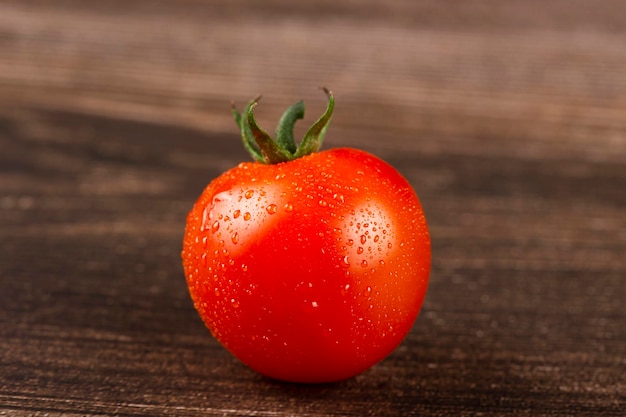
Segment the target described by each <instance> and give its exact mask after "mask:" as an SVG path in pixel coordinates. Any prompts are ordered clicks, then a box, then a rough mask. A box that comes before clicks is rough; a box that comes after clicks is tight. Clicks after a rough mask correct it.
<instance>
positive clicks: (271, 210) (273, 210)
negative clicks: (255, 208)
mask: <svg viewBox="0 0 626 417" xmlns="http://www.w3.org/2000/svg"><path fill="white" fill-rule="evenodd" d="M265 211H267V212H268V213H269V214H274V213H276V212H277V211H278V207H277V206H276V204H270V205H269V206H267V207H265Z"/></svg>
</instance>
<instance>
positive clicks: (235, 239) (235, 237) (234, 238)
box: [230, 232, 239, 245]
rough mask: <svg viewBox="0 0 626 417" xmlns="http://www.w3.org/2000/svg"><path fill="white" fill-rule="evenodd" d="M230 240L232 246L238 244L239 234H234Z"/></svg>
mask: <svg viewBox="0 0 626 417" xmlns="http://www.w3.org/2000/svg"><path fill="white" fill-rule="evenodd" d="M230 240H231V241H232V242H233V244H234V245H236V244H237V243H239V233H237V232H235V233H233V234H232V235H231V236H230Z"/></svg>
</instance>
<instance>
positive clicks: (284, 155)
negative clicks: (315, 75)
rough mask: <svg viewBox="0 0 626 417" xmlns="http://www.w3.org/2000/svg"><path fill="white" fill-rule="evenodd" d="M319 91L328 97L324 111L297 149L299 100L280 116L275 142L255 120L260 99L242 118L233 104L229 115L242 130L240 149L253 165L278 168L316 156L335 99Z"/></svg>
mask: <svg viewBox="0 0 626 417" xmlns="http://www.w3.org/2000/svg"><path fill="white" fill-rule="evenodd" d="M322 90H324V92H325V93H326V96H328V105H327V107H326V111H325V112H324V114H322V116H321V117H320V118H319V119H318V120H317V121H316V122H315V123H313V125H312V126H311V127H310V128H309V130H308V131H307V132H306V133H305V134H304V138H303V139H302V141H300V143H299V144H297V145H296V142H295V140H294V135H293V129H294V126H295V124H296V122H297V121H298V120H300V119H302V118H304V102H303V101H302V100H300V101H299V102H297V103H295V104H293V105H291V106H289V107H288V108H287V110H286V111H285V112H284V113H283V115H282V117H281V118H280V120H279V122H278V126H277V127H276V139H274V138H272V137H271V136H270V135H269V134H267V133H266V132H265V131H264V130H263V129H261V128H260V127H259V125H258V124H257V122H256V120H255V118H254V110H255V108H256V106H257V104H258V102H259V100H260V99H261V96H257V97H255V98H254V99H253V100H252V101H250V102H249V103H248V105H247V106H246V108H245V109H244V111H243V114H242V113H239V110H237V108H236V107H235V105H234V104H233V106H232V111H233V116H234V118H235V123H237V126H239V129H241V137H242V139H243V145H244V147H245V148H246V150H247V151H248V152H249V153H250V155H252V157H253V158H254V159H255V160H256V161H258V162H261V163H264V164H279V163H281V162H288V161H292V160H294V159H297V158H301V157H303V156H305V155H309V154H311V153H313V152H317V151H318V150H319V148H320V147H321V146H322V141H323V139H324V135H325V134H326V130H327V129H328V125H329V124H330V119H331V118H332V115H333V110H334V108H335V98H334V97H333V93H332V91H330V90H328V89H327V88H325V87H322Z"/></svg>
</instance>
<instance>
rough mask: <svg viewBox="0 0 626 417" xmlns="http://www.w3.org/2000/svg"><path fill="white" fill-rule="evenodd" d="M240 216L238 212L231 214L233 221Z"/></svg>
mask: <svg viewBox="0 0 626 417" xmlns="http://www.w3.org/2000/svg"><path fill="white" fill-rule="evenodd" d="M240 214H241V211H240V210H235V212H234V213H233V219H236V218H237V217H239V215H240Z"/></svg>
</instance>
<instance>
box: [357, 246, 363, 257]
mask: <svg viewBox="0 0 626 417" xmlns="http://www.w3.org/2000/svg"><path fill="white" fill-rule="evenodd" d="M356 253H358V254H359V255H360V254H362V253H363V247H362V246H359V247H358V248H356Z"/></svg>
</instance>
